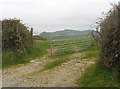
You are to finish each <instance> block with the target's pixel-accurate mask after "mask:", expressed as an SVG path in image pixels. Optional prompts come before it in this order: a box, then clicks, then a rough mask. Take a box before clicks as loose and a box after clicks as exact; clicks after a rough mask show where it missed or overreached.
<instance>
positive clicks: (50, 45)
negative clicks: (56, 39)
mask: <svg viewBox="0 0 120 89" xmlns="http://www.w3.org/2000/svg"><path fill="white" fill-rule="evenodd" d="M50 51H51V56H53V53H52V38H50Z"/></svg>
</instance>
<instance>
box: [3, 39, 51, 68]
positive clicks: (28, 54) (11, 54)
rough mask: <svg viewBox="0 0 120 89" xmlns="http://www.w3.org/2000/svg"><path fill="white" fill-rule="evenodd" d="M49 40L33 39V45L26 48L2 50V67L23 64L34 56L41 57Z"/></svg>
mask: <svg viewBox="0 0 120 89" xmlns="http://www.w3.org/2000/svg"><path fill="white" fill-rule="evenodd" d="M48 44H49V41H46V40H45V41H43V40H42V41H41V40H35V42H34V45H33V46H29V47H28V48H27V49H26V50H24V51H23V50H11V51H8V50H4V51H2V67H3V68H4V67H8V66H10V65H16V64H24V63H27V62H29V61H30V60H33V59H35V58H38V57H41V56H42V55H44V54H45V53H47V51H46V50H45V49H46V48H49V45H48Z"/></svg>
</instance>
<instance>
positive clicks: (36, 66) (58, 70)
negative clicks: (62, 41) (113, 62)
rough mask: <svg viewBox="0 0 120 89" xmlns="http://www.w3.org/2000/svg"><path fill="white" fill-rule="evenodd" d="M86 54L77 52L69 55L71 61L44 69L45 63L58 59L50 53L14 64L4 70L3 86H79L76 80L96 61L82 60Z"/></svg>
mask: <svg viewBox="0 0 120 89" xmlns="http://www.w3.org/2000/svg"><path fill="white" fill-rule="evenodd" d="M82 56H84V54H81V53H75V54H72V55H71V56H69V57H68V58H69V59H70V60H69V61H67V62H65V63H63V64H62V65H60V66H57V67H55V68H53V69H49V70H42V69H43V68H44V65H45V64H47V63H48V62H52V61H54V60H57V59H51V58H49V57H48V55H45V56H43V57H41V58H40V59H36V60H33V61H31V62H30V63H27V64H25V65H18V66H12V67H10V68H5V69H3V71H2V75H3V76H2V78H3V79H2V82H3V83H2V85H3V87H73V86H77V84H76V80H77V79H78V78H79V77H80V76H81V74H82V73H83V72H84V70H85V69H86V68H87V67H88V66H89V65H91V64H93V63H94V61H89V60H87V59H84V60H81V59H80V57H82Z"/></svg>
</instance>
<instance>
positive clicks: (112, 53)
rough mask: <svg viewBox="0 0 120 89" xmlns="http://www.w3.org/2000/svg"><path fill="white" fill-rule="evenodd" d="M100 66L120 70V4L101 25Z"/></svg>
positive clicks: (114, 6)
mask: <svg viewBox="0 0 120 89" xmlns="http://www.w3.org/2000/svg"><path fill="white" fill-rule="evenodd" d="M100 29H101V32H100V34H101V37H100V59H99V64H100V65H102V66H103V67H105V68H106V69H108V70H111V71H117V70H118V69H120V3H119V4H118V5H113V8H112V9H111V10H110V11H109V12H108V13H107V14H106V17H105V18H104V19H101V23H100Z"/></svg>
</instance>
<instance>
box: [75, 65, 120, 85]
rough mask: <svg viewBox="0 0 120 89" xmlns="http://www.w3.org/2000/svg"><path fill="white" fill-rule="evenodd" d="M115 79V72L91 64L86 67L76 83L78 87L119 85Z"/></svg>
mask: <svg viewBox="0 0 120 89" xmlns="http://www.w3.org/2000/svg"><path fill="white" fill-rule="evenodd" d="M117 79H118V77H116V75H115V74H113V73H111V72H109V71H107V70H105V69H104V68H102V67H100V66H98V65H96V64H93V65H91V66H90V67H89V68H88V69H86V71H85V73H84V74H83V75H82V77H81V78H79V79H78V81H77V84H78V86H79V87H119V84H118V82H117Z"/></svg>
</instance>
